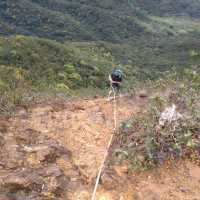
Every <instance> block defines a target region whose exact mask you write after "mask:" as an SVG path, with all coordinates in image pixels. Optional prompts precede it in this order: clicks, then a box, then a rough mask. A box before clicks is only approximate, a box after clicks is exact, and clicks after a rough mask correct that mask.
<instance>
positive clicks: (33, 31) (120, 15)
mask: <svg viewBox="0 0 200 200" xmlns="http://www.w3.org/2000/svg"><path fill="white" fill-rule="evenodd" d="M199 9H200V3H199V1H198V0H192V1H188V0H184V1H182V2H179V1H171V0H168V1H166V0H165V1H162V0H160V1H152V0H151V1H149V0H148V2H146V1H139V0H138V1H136V0H122V1H114V0H104V1H96V0H95V1H88V0H84V1H83V0H75V1H70V0H56V1H55V0H47V1H42V0H2V1H1V2H0V32H1V33H3V34H8V35H10V34H14V33H18V34H25V35H33V36H39V37H47V38H50V39H56V40H62V41H63V40H73V41H77V40H79V41H91V40H93V41H94V40H104V41H112V42H122V41H123V42H125V41H126V42H127V41H129V40H131V39H133V38H136V37H139V38H140V37H141V36H145V34H148V35H149V34H151V35H162V36H164V35H173V34H177V33H178V34H182V33H185V32H184V31H186V33H187V32H188V31H189V32H192V31H198V32H199V26H196V25H197V23H196V24H195V20H197V18H198V17H199ZM171 15H173V16H174V15H175V16H176V17H174V18H172V17H169V16H171ZM180 15H181V16H182V15H184V16H185V18H186V19H185V18H183V17H180ZM161 16H162V17H163V18H161ZM191 17H193V18H191ZM194 17H196V18H195V19H194ZM184 19H185V20H186V23H187V24H186V26H185V25H184V23H185V20H184ZM177 26H178V27H177ZM183 27H184V28H185V29H186V30H183V31H179V29H184V28H183Z"/></svg>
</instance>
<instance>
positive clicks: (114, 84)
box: [108, 69, 122, 100]
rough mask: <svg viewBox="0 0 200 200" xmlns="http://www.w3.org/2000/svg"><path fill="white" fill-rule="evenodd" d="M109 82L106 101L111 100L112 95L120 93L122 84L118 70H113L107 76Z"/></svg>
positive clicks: (120, 73) (120, 72)
mask: <svg viewBox="0 0 200 200" xmlns="http://www.w3.org/2000/svg"><path fill="white" fill-rule="evenodd" d="M109 81H110V91H109V95H108V100H111V99H112V98H111V94H112V93H115V94H116V93H120V86H121V82H122V71H121V70H120V69H115V70H113V71H112V73H111V74H110V75H109Z"/></svg>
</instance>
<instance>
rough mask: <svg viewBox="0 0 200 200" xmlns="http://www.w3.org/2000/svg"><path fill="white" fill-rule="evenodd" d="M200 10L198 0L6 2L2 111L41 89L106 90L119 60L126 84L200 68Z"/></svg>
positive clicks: (0, 63)
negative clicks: (199, 66) (163, 74)
mask: <svg viewBox="0 0 200 200" xmlns="http://www.w3.org/2000/svg"><path fill="white" fill-rule="evenodd" d="M199 8H200V4H199V0H191V1H189V0H183V1H181V2H180V1H172V0H165V1H163V0H159V1H153V0H148V2H147V1H146V0H145V1H139V0H117V1H116V0H115V1H114V0H103V1H96V0H94V1H89V0H73V1H71V0H47V1H42V0H2V1H0V107H1V111H4V110H5V111H7V110H9V109H10V108H12V107H14V106H15V105H18V104H24V103H26V102H27V101H28V102H29V101H35V96H38V94H40V95H41V94H42V96H43V97H46V96H48V95H49V94H53V95H54V94H59V95H61V93H62V94H65V95H71V94H75V93H78V90H82V89H84V88H96V89H97V88H98V89H100V90H102V89H105V88H107V86H108V83H107V81H106V80H107V76H108V73H109V72H110V71H111V70H112V68H114V67H116V66H120V68H122V69H123V71H124V75H125V80H124V84H123V87H124V88H125V89H129V88H131V87H132V86H134V85H135V83H136V82H138V81H143V82H144V81H146V80H149V79H150V80H155V79H157V78H158V77H159V76H160V74H161V72H165V71H167V70H171V69H172V68H174V69H178V70H179V71H181V70H182V69H183V68H187V67H191V66H198V65H199V62H200V56H199V55H200V40H199V39H200V26H199V21H200V16H199ZM93 91H94V90H93ZM44 93H45V94H44ZM43 94H44V95H43ZM47 94H48V95H47ZM40 95H39V99H42V98H40ZM61 96H62V95H61ZM50 98H51V95H50Z"/></svg>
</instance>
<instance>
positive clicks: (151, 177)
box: [0, 96, 200, 200]
mask: <svg viewBox="0 0 200 200" xmlns="http://www.w3.org/2000/svg"><path fill="white" fill-rule="evenodd" d="M146 101H147V99H146V97H145V98H144V97H143V98H139V97H138V98H132V97H130V96H129V97H123V98H121V99H118V104H117V105H118V107H117V113H118V115H117V116H118V124H119V122H120V121H121V120H125V119H127V118H129V117H130V116H131V115H132V114H133V113H136V112H140V111H141V110H142V109H144V108H145V104H146ZM113 123H114V122H113V104H112V101H110V102H108V101H106V99H104V98H96V99H84V100H68V101H66V102H60V103H51V104H46V105H36V106H33V107H30V108H28V109H23V108H21V109H19V110H18V111H17V112H16V113H15V114H14V115H13V116H12V117H9V118H5V117H1V120H0V139H1V140H0V144H1V149H0V200H89V199H91V193H92V189H93V187H94V182H95V178H96V175H97V173H98V168H99V166H100V163H101V161H102V159H103V155H104V152H105V150H106V147H107V143H108V140H109V138H110V136H111V134H112V132H113ZM177 169H178V170H177ZM199 183H200V168H199V167H198V166H196V165H193V164H191V163H189V162H186V161H180V162H179V163H177V164H175V165H166V166H163V167H162V168H159V169H156V170H153V171H151V172H145V173H142V174H128V171H127V163H123V164H122V165H113V166H107V168H106V169H105V170H104V172H103V175H102V178H101V182H100V187H99V189H98V192H97V200H115V199H116V200H137V199H139V200H157V199H163V200H165V199H166V200H168V199H180V200H182V199H184V200H186V199H188V200H189V199H191V200H199V199H200V186H199Z"/></svg>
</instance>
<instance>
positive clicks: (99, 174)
mask: <svg viewBox="0 0 200 200" xmlns="http://www.w3.org/2000/svg"><path fill="white" fill-rule="evenodd" d="M112 89H113V92H114V132H113V133H112V135H111V137H110V140H109V143H108V146H107V149H106V152H105V154H104V158H103V161H102V163H101V166H100V168H99V173H98V176H97V179H96V184H95V187H94V191H93V193H92V199H91V200H96V192H97V188H98V185H99V181H100V178H101V174H102V170H103V168H104V163H105V161H106V158H107V156H108V151H109V149H110V146H111V144H112V140H113V137H114V134H115V132H116V129H117V101H116V93H115V90H114V88H112Z"/></svg>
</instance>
